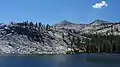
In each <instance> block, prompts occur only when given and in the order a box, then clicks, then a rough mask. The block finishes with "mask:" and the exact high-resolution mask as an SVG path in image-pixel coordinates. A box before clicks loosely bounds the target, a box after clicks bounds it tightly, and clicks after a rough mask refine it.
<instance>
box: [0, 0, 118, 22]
mask: <svg viewBox="0 0 120 67" xmlns="http://www.w3.org/2000/svg"><path fill="white" fill-rule="evenodd" d="M119 3H120V0H0V22H3V23H9V22H10V21H15V22H21V21H26V20H28V21H33V22H42V23H43V24H55V23H58V22H60V21H63V20H69V21H71V22H75V23H90V22H91V21H93V20H96V19H101V20H107V21H120V4H119Z"/></svg>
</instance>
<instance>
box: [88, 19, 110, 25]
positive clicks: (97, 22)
mask: <svg viewBox="0 0 120 67" xmlns="http://www.w3.org/2000/svg"><path fill="white" fill-rule="evenodd" d="M105 23H108V21H104V20H100V19H96V20H94V21H93V22H92V23H90V25H101V24H105Z"/></svg>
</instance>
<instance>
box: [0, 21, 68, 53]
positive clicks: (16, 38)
mask: <svg viewBox="0 0 120 67" xmlns="http://www.w3.org/2000/svg"><path fill="white" fill-rule="evenodd" d="M20 24H22V23H20ZM20 24H12V25H8V26H7V25H4V27H3V25H1V28H0V53H1V54H61V53H62V54H65V52H66V51H67V48H68V46H67V45H66V43H65V42H64V41H63V40H62V38H61V35H60V33H57V32H55V33H54V31H47V29H46V28H44V27H42V26H41V27H35V26H30V25H27V26H24V24H23V25H20ZM53 33H54V34H53Z"/></svg>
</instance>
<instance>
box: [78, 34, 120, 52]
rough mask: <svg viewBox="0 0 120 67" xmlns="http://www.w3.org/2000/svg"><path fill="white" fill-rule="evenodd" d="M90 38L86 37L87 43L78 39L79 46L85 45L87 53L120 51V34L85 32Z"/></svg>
mask: <svg viewBox="0 0 120 67" xmlns="http://www.w3.org/2000/svg"><path fill="white" fill-rule="evenodd" d="M84 36H86V37H88V38H90V39H86V40H85V43H80V41H79V40H78V41H77V44H76V45H77V47H78V48H81V46H84V48H85V49H86V50H85V52H87V53H96V52H97V53H98V52H100V53H120V36H119V35H100V34H99V35H98V34H95V35H93V34H84Z"/></svg>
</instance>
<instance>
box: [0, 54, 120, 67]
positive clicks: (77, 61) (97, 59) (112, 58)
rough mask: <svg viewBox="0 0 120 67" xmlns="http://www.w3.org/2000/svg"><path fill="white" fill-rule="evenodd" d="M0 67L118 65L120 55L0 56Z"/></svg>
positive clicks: (91, 66) (96, 66) (107, 66)
mask: <svg viewBox="0 0 120 67" xmlns="http://www.w3.org/2000/svg"><path fill="white" fill-rule="evenodd" d="M0 67H120V55H113V54H75V55H39V56H1V57H0Z"/></svg>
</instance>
